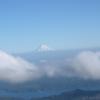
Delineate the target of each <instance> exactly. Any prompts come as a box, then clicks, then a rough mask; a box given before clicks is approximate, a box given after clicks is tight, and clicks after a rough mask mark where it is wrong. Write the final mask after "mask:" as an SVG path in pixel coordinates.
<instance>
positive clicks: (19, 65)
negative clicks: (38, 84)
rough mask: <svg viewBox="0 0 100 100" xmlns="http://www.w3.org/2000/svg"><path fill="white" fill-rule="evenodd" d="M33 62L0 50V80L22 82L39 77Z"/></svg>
mask: <svg viewBox="0 0 100 100" xmlns="http://www.w3.org/2000/svg"><path fill="white" fill-rule="evenodd" d="M37 71H38V68H37V67H35V66H34V65H33V64H31V63H29V62H27V61H25V60H23V59H21V58H20V57H14V56H12V55H10V54H7V53H5V52H3V51H0V80H5V81H10V82H23V81H27V80H30V79H32V78H37V77H39V76H38V74H37Z"/></svg>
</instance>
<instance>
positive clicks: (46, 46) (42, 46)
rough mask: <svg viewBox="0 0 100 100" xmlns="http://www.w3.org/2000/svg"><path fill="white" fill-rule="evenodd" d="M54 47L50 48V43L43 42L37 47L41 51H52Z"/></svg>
mask: <svg viewBox="0 0 100 100" xmlns="http://www.w3.org/2000/svg"><path fill="white" fill-rule="evenodd" d="M52 50H53V49H52V48H50V47H49V46H48V45H46V44H42V45H40V47H39V48H38V49H37V51H39V52H44V51H52Z"/></svg>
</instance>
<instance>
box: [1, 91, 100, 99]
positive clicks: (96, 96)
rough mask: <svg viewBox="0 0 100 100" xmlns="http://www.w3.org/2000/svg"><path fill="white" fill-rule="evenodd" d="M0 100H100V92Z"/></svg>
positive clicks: (72, 92)
mask: <svg viewBox="0 0 100 100" xmlns="http://www.w3.org/2000/svg"><path fill="white" fill-rule="evenodd" d="M0 100H100V91H92V90H80V89H77V90H74V91H69V92H63V93H61V94H59V95H52V96H49V97H41V98H34V97H33V98H20V97H12V96H2V97H0Z"/></svg>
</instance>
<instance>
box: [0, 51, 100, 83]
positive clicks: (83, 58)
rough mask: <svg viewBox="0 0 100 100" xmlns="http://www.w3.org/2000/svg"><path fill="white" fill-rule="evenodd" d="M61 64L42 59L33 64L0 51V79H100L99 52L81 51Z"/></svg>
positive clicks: (22, 80)
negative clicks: (62, 77)
mask: <svg viewBox="0 0 100 100" xmlns="http://www.w3.org/2000/svg"><path fill="white" fill-rule="evenodd" d="M62 62H63V63H62V64H59V63H57V62H56V64H54V63H53V64H52V63H49V61H46V60H45V61H43V62H41V64H39V65H34V64H32V63H30V62H28V61H26V60H24V59H22V58H20V57H15V56H12V55H10V54H7V53H5V52H3V51H0V80H3V81H8V82H13V83H18V82H25V81H28V80H35V79H39V78H41V77H43V76H46V77H57V76H64V77H77V78H83V79H93V80H94V79H95V80H96V79H98V80H100V52H91V51H84V52H83V51H82V52H80V53H79V54H76V55H75V56H74V57H73V58H72V57H71V58H67V57H66V59H65V60H64V61H62Z"/></svg>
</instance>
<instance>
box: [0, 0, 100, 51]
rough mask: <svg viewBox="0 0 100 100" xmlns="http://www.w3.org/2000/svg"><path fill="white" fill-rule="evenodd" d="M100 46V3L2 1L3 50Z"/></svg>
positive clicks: (0, 36)
mask: <svg viewBox="0 0 100 100" xmlns="http://www.w3.org/2000/svg"><path fill="white" fill-rule="evenodd" d="M44 43H45V44H47V45H49V46H50V47H52V48H55V49H76V48H88V47H100V0H0V49H3V50H5V51H8V52H27V51H33V50H34V49H35V48H37V47H38V46H39V45H40V44H44Z"/></svg>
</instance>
